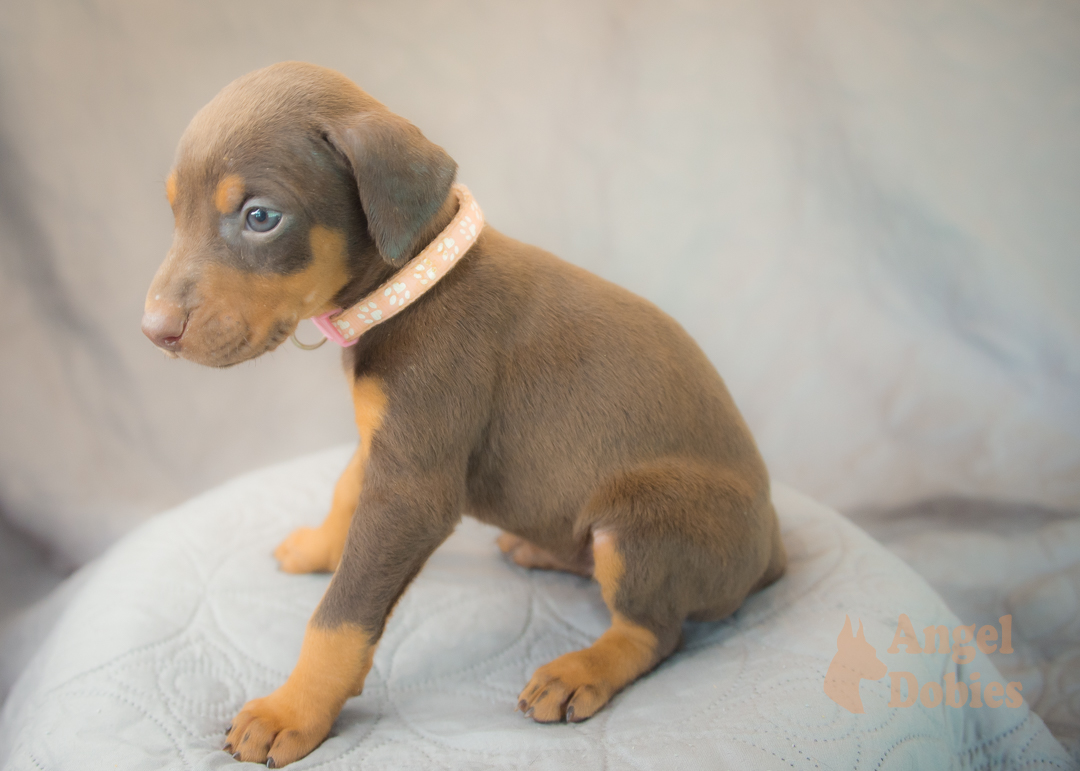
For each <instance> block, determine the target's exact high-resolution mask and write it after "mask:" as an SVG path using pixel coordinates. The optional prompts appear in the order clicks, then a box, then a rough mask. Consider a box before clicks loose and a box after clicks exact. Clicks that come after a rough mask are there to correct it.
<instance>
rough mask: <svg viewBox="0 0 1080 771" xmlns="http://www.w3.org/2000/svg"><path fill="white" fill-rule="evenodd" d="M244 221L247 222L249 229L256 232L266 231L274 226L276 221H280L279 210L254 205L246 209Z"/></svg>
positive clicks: (276, 223)
mask: <svg viewBox="0 0 1080 771" xmlns="http://www.w3.org/2000/svg"><path fill="white" fill-rule="evenodd" d="M244 221H245V222H246V223H247V226H248V229H249V230H254V231H255V232H256V233H266V232H268V231H271V230H273V229H274V228H276V227H277V226H278V223H279V222H281V212H279V211H274V210H273V209H267V208H266V207H265V206H256V207H255V208H253V209H248V212H247V217H245V219H244Z"/></svg>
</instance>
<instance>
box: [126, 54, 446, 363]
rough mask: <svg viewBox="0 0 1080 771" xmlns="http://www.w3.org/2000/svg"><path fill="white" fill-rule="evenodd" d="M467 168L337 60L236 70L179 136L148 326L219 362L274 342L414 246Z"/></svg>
mask: <svg viewBox="0 0 1080 771" xmlns="http://www.w3.org/2000/svg"><path fill="white" fill-rule="evenodd" d="M455 171H456V165H455V163H454V161H453V160H452V159H451V158H450V157H449V156H448V155H447V154H446V153H445V152H444V151H443V150H442V148H440V147H438V146H436V145H434V144H432V143H431V142H429V141H428V140H427V139H425V138H424V137H423V135H422V134H421V133H420V132H419V130H417V129H416V127H415V126H413V125H412V124H410V123H409V122H407V121H406V120H404V119H403V118H400V117H398V116H397V115H394V114H393V113H391V112H389V111H388V110H387V109H386V108H385V107H383V105H381V104H380V103H378V102H377V101H375V100H374V99H372V98H371V97H370V96H368V95H367V94H365V93H364V92H363V91H361V90H360V89H359V88H357V87H356V86H355V85H354V84H353V83H352V82H351V81H349V80H348V79H347V78H345V77H344V76H342V75H340V74H339V73H336V72H334V71H332V70H327V69H324V68H321V67H316V66H313V65H309V64H300V63H296V62H286V63H283V64H277V65H274V66H272V67H267V68H266V69H263V70H258V71H256V72H253V73H251V74H249V75H246V76H244V77H242V78H240V79H239V80H236V81H234V82H233V83H232V84H230V85H229V86H227V87H226V88H225V89H224V90H223V91H222V92H221V93H220V94H218V95H217V96H216V97H215V98H214V100H213V101H212V102H210V104H208V105H207V106H206V107H204V108H203V109H202V110H201V111H199V113H198V114H197V115H196V116H195V118H194V119H193V120H192V122H191V125H190V126H188V128H187V130H186V131H185V132H184V135H183V138H182V139H181V140H180V146H179V149H178V150H177V155H176V163H175V165H174V167H173V169H172V172H171V173H170V174H169V177H168V180H167V182H166V185H165V190H166V195H167V197H168V199H169V204H170V205H171V206H172V210H173V216H174V218H175V222H176V228H175V234H174V238H173V244H172V248H171V249H170V250H169V253H168V255H167V256H166V258H165V261H164V263H162V265H161V267H160V268H159V269H158V272H157V275H156V276H155V277H154V280H153V283H152V284H151V286H150V291H149V292H148V293H147V296H146V310H145V314H144V316H143V332H145V334H146V336H147V337H149V338H150V339H151V340H152V341H153V342H154V344H155V345H157V346H158V347H160V348H162V349H163V350H165V351H166V352H168V353H170V354H174V355H179V356H183V357H184V358H186V359H190V360H191V361H195V362H198V363H200V364H207V365H211V366H216V367H225V366H229V365H231V364H236V363H238V362H241V361H245V360H247V359H252V358H254V357H256V356H259V355H260V354H262V353H264V352H266V351H268V350H272V349H273V348H275V347H276V346H278V345H279V344H280V343H281V342H282V341H284V340H285V339H286V338H287V337H288V336H289V335H290V334H292V332H293V330H295V329H296V325H297V324H298V323H299V321H300V320H301V319H304V318H309V317H311V316H314V315H317V314H319V313H323V312H325V311H327V310H330V309H331V308H333V307H335V305H336V304H337V303H336V302H335V298H337V297H339V296H341V295H343V294H347V292H348V287H349V285H350V283H352V282H354V281H356V280H358V278H359V277H361V276H363V275H368V274H372V273H373V271H374V267H376V266H373V264H372V263H377V264H378V266H380V267H381V266H385V265H387V264H389V265H392V266H400V265H401V264H403V263H404V262H406V261H407V260H408V259H409V258H410V257H412V256H413V255H414V254H416V252H418V251H419V249H420V248H421V247H422V246H423V238H424V236H425V234H426V233H427V232H428V231H429V230H430V223H431V221H432V219H433V218H434V217H435V215H436V214H437V213H438V212H439V211H440V209H441V208H442V207H443V206H444V204H445V203H446V201H447V198H448V196H449V194H450V186H451V184H452V183H453V181H454V173H455ZM374 272H376V273H377V272H378V271H374Z"/></svg>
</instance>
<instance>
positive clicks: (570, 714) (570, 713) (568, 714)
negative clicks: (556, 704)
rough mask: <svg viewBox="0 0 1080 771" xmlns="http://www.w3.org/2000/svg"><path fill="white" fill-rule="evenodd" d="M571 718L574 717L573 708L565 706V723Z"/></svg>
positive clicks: (570, 720) (571, 719)
mask: <svg viewBox="0 0 1080 771" xmlns="http://www.w3.org/2000/svg"><path fill="white" fill-rule="evenodd" d="M573 719H574V708H573V707H567V708H566V722H567V723H569V722H572V721H573Z"/></svg>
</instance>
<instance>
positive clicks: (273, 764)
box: [266, 758, 277, 768]
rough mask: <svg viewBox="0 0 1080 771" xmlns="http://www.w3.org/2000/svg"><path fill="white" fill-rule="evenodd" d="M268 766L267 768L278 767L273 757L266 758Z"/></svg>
mask: <svg viewBox="0 0 1080 771" xmlns="http://www.w3.org/2000/svg"><path fill="white" fill-rule="evenodd" d="M266 767H267V768H277V763H275V762H274V759H273V758H267V759H266Z"/></svg>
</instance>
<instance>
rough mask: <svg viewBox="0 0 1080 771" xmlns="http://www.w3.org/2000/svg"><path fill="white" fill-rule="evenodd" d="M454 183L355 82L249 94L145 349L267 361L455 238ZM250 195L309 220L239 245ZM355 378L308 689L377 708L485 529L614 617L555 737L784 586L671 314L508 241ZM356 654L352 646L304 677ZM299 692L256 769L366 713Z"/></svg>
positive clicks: (556, 699) (199, 194) (562, 710)
mask: <svg viewBox="0 0 1080 771" xmlns="http://www.w3.org/2000/svg"><path fill="white" fill-rule="evenodd" d="M455 168H456V166H455V164H454V162H453V160H452V159H450V157H449V156H447V155H446V154H445V153H444V152H443V151H442V150H441V148H438V147H437V146H435V145H433V144H432V143H430V142H429V141H427V140H426V139H424V137H423V136H422V135H421V134H420V132H419V131H417V130H416V128H415V127H413V126H412V125H411V124H409V123H408V122H406V121H404V120H403V119H402V118H400V117H398V116H396V115H393V114H392V113H390V112H388V111H387V110H386V109H385V108H384V107H383V106H382V105H380V104H379V103H378V102H376V101H375V100H373V99H372V98H371V97H369V96H368V95H366V94H364V93H363V92H362V91H360V90H359V89H358V88H356V87H355V86H354V85H353V84H352V83H351V82H349V81H348V80H346V79H345V78H344V77H342V76H341V75H339V74H337V73H334V72H331V71H329V70H324V69H321V68H317V67H313V66H311V65H302V64H297V63H286V64H281V65H275V66H274V67H270V68H267V69H265V70H260V71H258V72H255V73H252V74H251V75H248V76H245V77H244V78H241V79H240V80H238V81H236V82H235V83H233V84H232V85H230V86H228V87H227V88H226V89H225V90H224V91H223V92H222V93H221V94H220V95H219V96H218V97H217V98H215V100H214V101H212V102H211V103H210V104H209V105H208V106H207V107H206V108H204V109H203V110H202V111H200V113H199V114H198V115H197V116H196V117H195V119H194V120H193V121H192V124H191V126H190V127H189V128H188V130H187V132H186V133H185V135H184V138H183V139H182V140H181V144H180V149H179V151H178V155H177V163H176V168H175V170H174V174H175V177H174V179H175V182H174V184H173V185H172V189H173V190H174V195H175V201H174V202H173V209H174V213H175V214H176V219H177V228H176V240H175V242H174V245H173V248H172V250H171V251H170V255H169V257H168V258H167V260H166V262H165V264H164V265H163V266H162V269H161V271H160V272H159V275H158V277H157V278H156V279H155V281H154V284H153V286H152V287H151V290H150V293H149V295H148V298H147V317H146V319H144V328H145V329H146V332H147V334H148V335H149V336H150V337H151V338H152V339H154V340H155V342H157V343H158V344H159V345H161V346H162V347H164V348H166V350H170V351H172V352H174V353H178V354H179V355H181V356H185V357H187V358H191V359H193V360H195V361H200V362H203V363H207V364H212V365H215V366H227V365H229V364H233V363H236V362H238V361H242V360H244V359H247V358H251V357H253V356H256V355H258V354H259V353H261V352H262V351H265V350H269V349H270V348H272V347H273V346H274V345H276V344H278V343H280V341H281V339H283V337H282V336H283V335H286V334H287V333H288V332H291V331H292V330H293V329H294V328H295V326H296V323H297V321H298V320H299V319H300V318H303V317H305V316H310V315H312V314H314V313H316V312H317V311H318V310H320V309H322V308H328V307H332V306H334V305H339V306H342V307H345V306H348V305H350V304H352V303H353V302H355V301H356V300H358V299H359V298H360V297H363V296H364V295H365V294H366V293H368V292H370V291H371V290H372V289H374V288H375V287H376V286H377V285H378V284H379V283H381V282H382V281H383V280H385V279H386V278H388V277H389V276H390V275H392V274H393V272H394V271H395V270H396V268H397V267H398V266H400V265H401V264H403V263H404V262H405V261H406V260H408V259H409V258H410V257H412V256H413V255H415V254H416V253H417V252H418V251H419V250H420V248H422V246H423V245H424V244H425V243H427V242H428V241H429V240H430V239H431V238H433V237H434V236H435V234H437V233H438V232H439V230H441V228H442V227H443V226H445V225H446V224H447V223H448V222H449V220H450V219H451V218H452V217H453V214H454V212H455V208H456V204H455V201H454V197H453V195H452V194H451V193H450V185H451V183H452V181H453V178H454V173H455ZM267 169H273V174H269V172H267ZM229 174H235V175H237V176H238V177H239V178H242V179H243V181H244V182H243V186H244V195H247V196H256V197H259V198H258V200H260V201H263V200H269V201H270V202H271V203H273V204H274V207H277V208H278V209H280V210H281V211H283V212H284V213H285V217H286V219H284V220H282V222H283V223H287V224H283V226H282V229H281V231H280V232H278V233H275V234H274V235H272V236H270V237H263V238H256V237H254V236H251V235H250V234H248V233H247V232H244V231H239V230H237V225H236V222H237V220H236V219H234V218H241V219H242V217H243V212H244V206H245V205H247V204H244V202H241V203H240V204H239V205H238V206H237V207H234V209H235V211H234V209H230V210H229V213H227V214H222V213H220V212H219V211H218V207H216V205H215V200H216V198H217V196H216V191H217V186H218V185H219V181H220V180H221V179H222V178H223V177H226V176H227V175H229ZM249 200H250V199H249ZM260 205H261V204H260ZM272 208H273V207H272ZM319 233H321V234H324V235H317V234H319ZM299 295H303V297H300V296H299ZM178 329H182V330H183V332H182V335H181V336H179V337H177V336H176V334H175V331H176V330H178ZM166 332H171V334H170V335H166V334H165V333H166ZM238 341H240V342H238ZM241 343H242V344H241ZM345 364H346V367H347V369H348V371H349V373H350V375H351V377H352V378H353V380H354V382H355V383H356V387H355V389H354V399H355V402H356V408H357V427H358V430H359V432H360V436H361V445H360V449H358V451H357V454H356V455H355V456H354V458H353V460H352V461H351V462H350V464H349V467H348V469H346V472H345V474H344V475H343V477H342V480H341V481H340V482H339V483H338V488H337V489H336V491H335V499H334V504H333V506H332V509H331V513H330V515H329V516H328V517H327V521H326V522H325V523H324V524H323V525H322V526H321V528H319V529H317V530H321V531H322V532H321V534H320V535H319V536H318V537H313V536H303V537H299V538H298V537H297V536H296V534H294V535H293V536H291V537H290V540H287V541H286V542H285V543H284V544H282V546H281V547H279V551H278V554H279V558H281V560H282V566H283V568H284V569H286V570H304V569H311V570H320V569H330V568H332V567H333V566H334V565H335V564H336V565H337V567H336V570H335V572H334V575H333V578H332V579H331V581H330V585H329V587H328V588H327V591H326V594H325V596H324V597H323V599H322V601H321V602H320V604H319V607H318V608H317V609H316V611H315V614H314V615H313V617H312V620H311V624H310V626H309V630H308V637H307V638H305V652H304V653H302V655H301V662H300V664H299V665H298V667H297V672H308V671H309V670H313V671H318V672H324V671H327V670H326V669H324V667H325V668H330V669H332V668H333V667H334V666H335V664H333V663H332V662H333V661H337V662H338V664H337V665H338V666H340V667H341V668H342V670H341V671H342V672H343V673H344V674H346V675H347V677H346V680H347V681H348V682H349V684H350V685H349V688H350V689H355V690H356V691H358V690H359V688H360V687H361V685H362V675H359V678H360V681H361V682H360V683H357V682H356V677H357V676H358V675H356V674H355V673H356V672H357V671H359V670H357V669H355V667H356V662H357V661H358V660H360V659H363V660H365V661H369V659H370V653H371V651H372V650H373V646H374V645H375V644H376V643H377V641H378V639H379V636H380V635H381V634H382V631H383V628H384V625H385V623H386V619H387V617H388V615H389V613H390V611H391V610H392V608H393V606H394V604H395V603H396V602H397V600H398V598H399V597H400V596H401V593H402V592H403V591H404V590H405V588H406V587H407V586H408V584H409V582H410V581H411V580H412V578H413V577H414V576H415V575H416V573H417V572H418V571H419V570H420V569H421V567H422V566H423V564H424V562H425V561H426V560H427V558H428V556H429V555H430V554H431V553H432V552H433V551H434V550H435V549H436V548H437V547H438V545H439V544H440V543H442V541H443V540H444V539H445V538H446V537H447V536H448V535H449V534H450V533H451V532H452V531H453V529H454V527H455V526H456V524H457V522H458V520H459V519H460V517H461V515H462V513H463V512H465V511H467V512H468V513H470V514H472V515H473V516H475V517H477V518H478V519H480V520H482V521H484V522H489V523H493V524H496V525H498V526H499V527H501V528H502V529H503V530H504V531H506V533H507V534H508V535H507V536H506V537H504V538H503V539H501V540H500V546H501V547H502V548H503V549H504V550H505V551H507V553H508V554H510V555H511V558H512V559H514V560H515V561H516V562H518V563H519V564H525V565H535V566H542V567H552V568H561V569H569V570H573V571H575V572H579V573H580V572H585V573H587V572H589V571H593V572H594V574H595V577H596V578H597V580H598V581H599V583H600V585H601V589H602V592H603V596H604V600H605V602H606V604H607V605H608V607H609V608H610V610H611V613H612V627H611V629H610V630H608V631H607V632H605V634H604V635H603V636H601V638H600V639H599V640H597V642H596V643H595V644H594V645H593V646H591V647H590V648H587V649H585V650H584V651H578V652H576V653H571V654H567V655H566V656H563V657H561V658H559V659H556V661H554V662H552V663H551V664H548V665H546V666H545V667H541V668H540V669H539V670H537V673H536V675H534V677H533V680H532V681H531V682H530V684H529V685H528V686H527V687H526V690H525V691H524V692H523V694H522V700H523V702H524V703H523V704H522V705H521V707H522V708H523V709H525V710H526V711H528V712H529V713H530V715H531V716H532V717H533V718H534V719H537V720H540V721H551V720H561V719H570V720H575V721H576V720H582V719H585V718H586V717H588V716H589V715H592V714H594V713H595V712H596V710H598V709H600V708H601V707H602V706H603V705H604V704H605V703H606V702H607V701H608V700H609V699H610V698H611V697H612V695H614V694H615V693H616V692H617V691H618V690H619V689H620V688H622V687H624V686H626V685H627V684H629V683H630V682H632V681H633V680H634V679H635V678H637V677H639V676H641V675H642V674H643V673H645V672H647V671H649V670H650V669H651V668H652V667H654V666H655V665H656V664H657V663H658V662H659V661H661V660H663V658H664V657H666V656H667V655H669V654H670V653H671V651H672V650H674V649H675V648H676V646H677V645H678V642H679V638H680V630H681V625H682V623H683V621H684V620H686V619H688V618H691V619H718V618H723V617H724V616H726V615H728V614H730V613H731V612H732V611H734V610H735V609H736V608H738V607H739V605H740V604H741V603H742V602H743V600H744V599H745V598H746V596H747V595H748V594H749V593H750V592H752V591H754V590H756V589H759V588H761V587H763V586H765V585H767V584H768V583H770V582H772V581H774V580H776V579H777V578H778V577H779V576H780V575H781V573H782V572H783V570H784V564H785V555H784V548H783V544H782V543H781V541H780V533H779V526H778V523H777V519H776V514H775V512H774V510H773V507H772V504H771V502H770V499H769V481H768V474H767V472H766V470H765V466H764V464H763V462H762V460H761V457H760V455H759V454H758V451H757V449H756V447H755V445H754V442H753V439H752V438H751V436H750V432H749V430H748V429H747V427H746V424H745V423H744V421H743V419H742V417H741V416H740V415H739V412H738V410H737V409H736V407H735V405H734V403H733V402H732V400H731V397H730V395H729V394H728V392H727V389H726V388H725V387H724V384H723V382H722V381H721V379H720V377H719V375H718V374H717V373H716V371H715V369H714V368H713V366H712V365H711V364H710V363H709V361H708V359H707V358H706V357H705V355H704V354H703V353H702V351H701V350H700V348H698V346H697V345H696V344H695V343H694V342H693V340H691V339H690V337H689V336H688V335H687V334H686V332H684V331H683V330H682V328H681V327H679V325H678V324H676V323H675V322H674V321H673V320H672V319H670V318H669V317H668V316H666V315H665V314H663V313H662V312H661V311H659V310H658V309H657V308H656V307H654V306H653V305H651V304H650V303H648V302H646V301H645V300H642V299H641V298H638V297H636V296H634V295H632V294H630V293H629V292H626V291H625V290H623V289H620V288H619V287H616V286H614V285H612V284H609V283H608V282H606V281H603V280H602V279H600V278H597V277H596V276H593V275H592V274H590V273H588V272H586V271H584V270H581V269H580V268H576V267H574V266H572V265H569V264H567V263H565V262H563V261H561V260H559V259H558V258H556V257H554V256H552V255H550V254H548V253H546V252H544V251H542V250H540V249H537V248H535V247H532V246H527V245H525V244H522V243H520V242H517V241H514V240H513V239H511V238H508V237H506V236H504V235H502V234H501V233H499V232H498V231H497V230H495V229H494V228H491V227H488V228H487V229H485V230H484V232H483V233H482V234H481V236H480V238H479V240H478V241H477V243H476V245H475V246H474V247H473V248H472V249H471V250H470V251H469V252H468V253H467V254H466V255H465V256H463V257H462V258H461V260H460V262H459V263H458V264H457V265H456V267H455V268H454V269H453V270H452V271H450V273H449V274H447V276H446V277H445V278H444V279H443V280H442V281H440V282H439V283H438V284H437V285H436V286H434V287H433V288H432V289H431V290H430V291H429V292H427V293H426V294H425V295H424V296H423V297H422V298H420V299H419V300H417V301H416V302H414V303H413V305H411V306H410V307H409V308H408V309H407V310H406V311H405V312H403V313H401V314H398V315H397V316H395V317H394V318H392V319H390V320H389V321H387V322H385V323H383V324H381V325H379V326H376V327H373V328H371V329H370V330H368V331H367V333H366V334H365V335H364V336H363V337H361V338H360V340H359V342H358V343H357V344H356V345H355V346H354V347H352V348H349V349H347V350H346V352H345ZM361 392H362V393H361ZM350 509H355V511H357V512H359V514H358V515H357V516H352V511H351V510H350ZM346 523H348V526H347V528H346V527H345V524H346ZM343 529H345V530H347V534H346V535H345V537H344V543H341V533H342V531H343ZM310 532H316V531H310ZM305 539H306V540H307V541H308V543H301V542H302V541H305ZM338 550H340V561H338V560H336V559H335V555H336V554H337V553H338ZM342 630H345V631H348V630H359V631H358V632H356V635H359V636H350V635H352V634H353V633H352V632H349V633H348V634H345V631H342ZM339 632H341V633H342V634H343V635H344V636H343V637H341V638H340V639H341V640H344V641H345V642H342V643H341V644H337V643H334V644H323V643H318V646H316V643H315V642H313V643H312V646H316V647H317V648H318V650H319V651H320V652H319V654H318V656H314V654H309V653H307V652H306V651H307V650H308V639H312V640H316V639H317V640H322V639H324V637H325V636H326V635H330V636H331V637H333V636H334V635H337V634H338V633H339ZM327 639H329V638H327ZM333 639H334V640H338V639H339V638H338V637H333ZM312 650H314V648H312ZM313 656H314V658H313ZM315 659H317V660H318V661H319V662H321V663H320V664H319V665H318V667H315V666H314V665H313V664H309V663H307V662H309V661H312V660H315ZM361 669H363V671H365V672H366V668H365V667H361ZM294 677H296V678H299V679H298V680H297V682H299V683H303V682H316V681H317V680H318V677H309V675H306V674H299V675H298V674H296V673H294ZM289 683H293V678H290V680H289ZM289 683H287V684H286V686H283V687H282V688H281V689H279V690H278V691H277V692H275V694H274V695H273V696H272V697H269V698H270V699H271V700H273V701H272V703H271V704H270V707H268V708H266V709H264V708H263V707H261V706H259V707H253V706H252V705H253V704H256V705H261V704H262V703H263V701H265V700H256V702H252V703H249V704H248V705H247V706H246V707H245V708H244V711H243V712H242V713H241V715H242V716H246V717H245V719H246V720H247V721H248V722H247V723H245V731H250V732H253V733H252V735H253V736H255V737H256V738H254V739H251V740H249V741H245V740H244V739H243V737H242V736H240V737H234V735H233V734H236V727H235V726H234V731H233V733H232V734H230V744H231V745H232V746H235V747H238V748H239V749H238V753H239V756H240V757H241V758H242V759H244V760H261V759H263V758H265V757H267V753H269V757H270V758H272V759H273V762H274V763H275V764H277V765H282V764H283V763H285V762H289V761H291V760H293V759H295V758H296V757H300V756H301V755H302V754H304V753H306V752H307V751H309V750H310V749H311V747H313V746H315V744H317V743H318V740H314V742H312V741H311V740H310V737H311V736H314V735H315V734H316V733H318V732H319V731H322V732H323V734H322V735H325V731H326V730H329V724H328V723H326V721H325V715H327V714H329V713H330V712H333V714H335V715H336V714H337V710H339V709H340V707H341V703H342V702H343V698H344V696H343V692H338V691H332V692H331V693H328V694H327V695H326V697H325V700H324V701H323V702H320V703H319V704H315V703H314V701H318V697H316V696H314V695H312V694H313V693H314V690H313V689H305V688H301V687H300V686H299V685H289ZM349 692H350V693H351V692H353V691H352V690H349ZM307 710H314V712H315V713H316V714H317V715H318V716H319V717H318V718H317V719H316V718H309V717H307V716H306V711H307ZM331 720H332V718H331ZM324 723H325V728H323V727H322V726H324ZM316 726H318V727H319V728H318V730H316ZM292 731H298V732H299V735H303V736H304V737H306V738H305V739H304V741H295V742H292V743H290V744H289V745H288V750H287V751H285V750H282V751H281V753H280V756H279V752H278V750H277V749H272V748H271V747H272V746H273V747H276V746H278V745H270V744H268V742H271V741H280V739H273V737H274V736H278V737H281V736H283V735H286V736H293V735H294V734H293V733H290V732H292ZM321 738H322V737H321V736H320V737H319V740H321ZM234 739H237V741H239V743H237V741H234ZM290 741H291V740H290ZM298 753H299V754H298Z"/></svg>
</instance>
